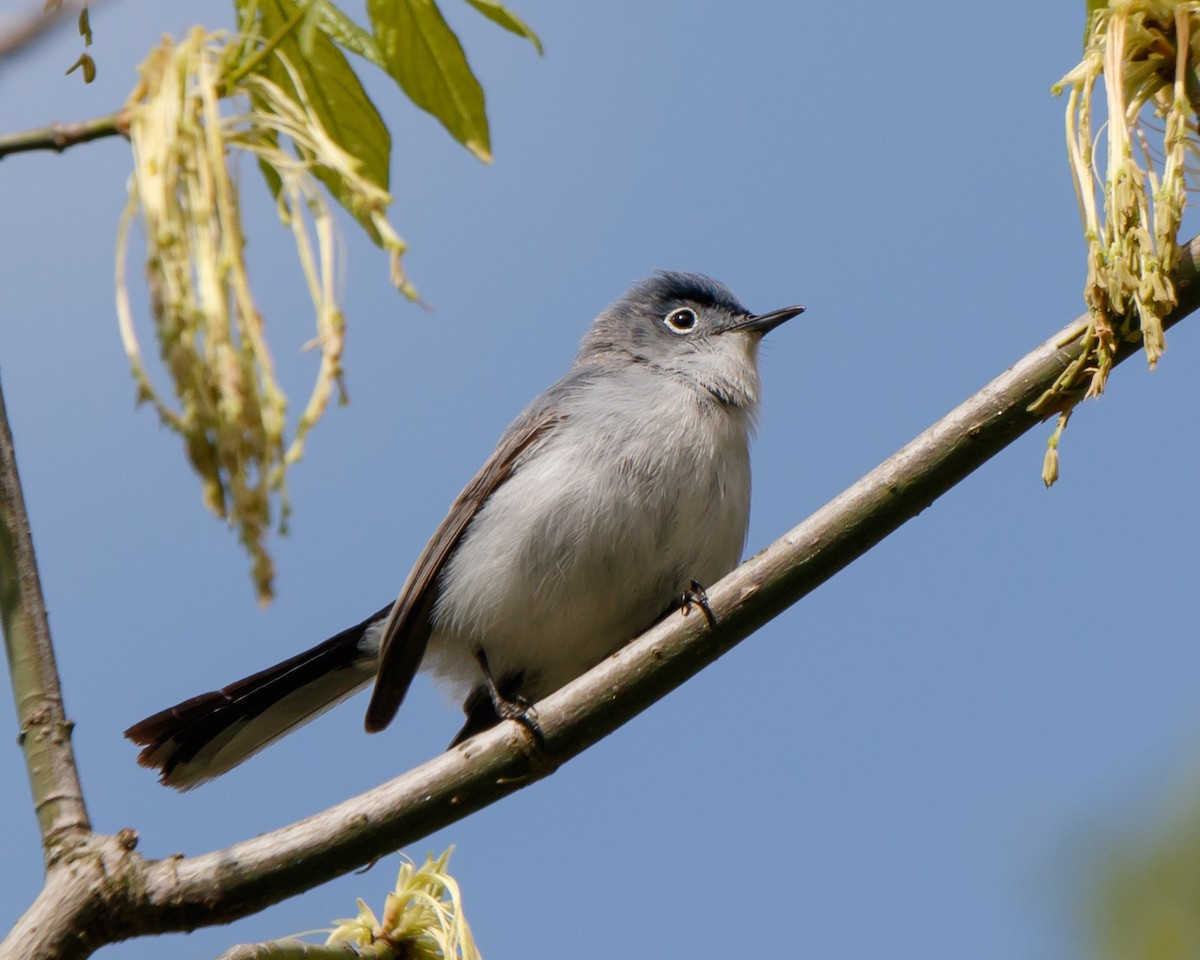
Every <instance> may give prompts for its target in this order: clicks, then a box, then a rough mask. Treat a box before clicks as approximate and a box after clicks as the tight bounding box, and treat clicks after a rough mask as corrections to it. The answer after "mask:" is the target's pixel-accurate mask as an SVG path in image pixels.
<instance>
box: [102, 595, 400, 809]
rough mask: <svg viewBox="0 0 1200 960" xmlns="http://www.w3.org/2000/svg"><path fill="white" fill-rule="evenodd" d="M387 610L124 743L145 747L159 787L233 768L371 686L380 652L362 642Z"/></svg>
mask: <svg viewBox="0 0 1200 960" xmlns="http://www.w3.org/2000/svg"><path fill="white" fill-rule="evenodd" d="M390 609H391V606H390V605H389V606H387V607H384V608H383V609H382V610H380V611H379V612H378V613H375V614H373V615H371V616H370V617H368V618H367V619H366V620H364V621H363V622H362V623H360V624H357V625H355V626H353V627H351V628H350V629H348V630H343V631H342V632H341V633H339V634H337V635H336V636H334V637H330V638H329V639H328V640H326V641H325V642H324V643H321V644H318V645H317V646H315V647H313V648H312V649H311V650H306V651H304V652H303V653H301V654H297V655H296V656H294V657H291V658H290V659H288V660H284V661H283V662H282V663H277V664H276V665H275V666H273V667H268V668H267V669H266V670H262V671H260V672H258V673H256V674H254V675H253V676H249V677H246V678H245V679H243V680H238V681H236V682H235V683H231V684H230V685H229V686H227V687H225V688H224V689H222V690H214V691H212V692H211V693H202V694H200V696H198V697H192V698H191V699H190V700H185V701H183V703H178V704H176V705H175V706H173V707H168V708H167V709H166V710H162V711H160V712H159V713H156V714H154V716H152V717H147V718H146V719H145V720H142V721H139V722H138V723H135V724H134V725H133V726H132V727H130V728H129V729H128V730H126V731H125V736H126V737H128V738H129V739H130V740H132V741H133V742H134V743H137V744H141V745H142V747H143V749H142V752H141V753H139V754H138V763H140V764H141V765H142V766H144V767H152V768H157V769H158V770H159V780H160V781H161V782H162V783H163V784H165V785H166V786H168V787H174V788H175V789H177V790H190V789H191V788H192V787H194V786H196V785H197V784H200V783H203V782H204V781H206V780H211V779H212V778H213V777H217V776H220V775H221V774H222V773H225V772H226V771H228V770H231V769H233V768H234V767H236V766H237V765H238V764H239V763H241V762H242V761H243V760H246V759H248V758H249V757H252V756H253V755H254V754H256V753H258V751H259V750H261V749H263V747H266V746H268V745H269V744H271V743H274V742H275V741H276V740H278V739H279V738H280V737H282V736H283V735H284V734H286V733H288V732H290V731H291V730H294V729H295V728H296V727H299V726H301V725H302V724H305V723H307V722H308V721H309V720H312V719H313V718H314V717H317V716H319V715H320V714H322V713H324V712H325V711H326V710H328V709H329V708H330V707H332V706H335V705H336V704H338V703H340V702H341V701H342V700H345V699H346V698H347V697H348V696H350V695H351V694H352V693H354V692H356V691H357V690H359V689H360V688H361V687H364V686H366V684H368V683H370V682H371V680H372V679H373V678H374V676H375V667H376V664H377V663H378V649H377V646H375V645H372V644H370V643H363V642H362V641H363V640H364V637H366V634H367V631H368V628H369V627H371V626H372V625H373V624H375V623H376V622H378V621H379V620H381V618H383V617H385V616H387V613H388V611H389V610H390Z"/></svg>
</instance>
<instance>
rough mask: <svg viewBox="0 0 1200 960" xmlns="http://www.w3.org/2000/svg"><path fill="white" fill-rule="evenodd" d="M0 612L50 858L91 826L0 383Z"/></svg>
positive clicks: (35, 801) (32, 784)
mask: <svg viewBox="0 0 1200 960" xmlns="http://www.w3.org/2000/svg"><path fill="white" fill-rule="evenodd" d="M0 618H2V619H3V623H4V649H5V652H6V653H7V654H8V666H9V674H10V676H11V677H12V685H13V698H14V700H15V701H16V705H17V722H18V724H19V729H20V741H21V749H22V750H23V751H24V753H25V768H26V770H27V771H28V774H29V786H30V788H31V789H32V791H33V805H34V810H35V811H36V812H37V818H38V826H39V827H40V828H41V831H42V850H43V853H44V854H45V857H46V863H47V865H49V864H51V863H52V862H53V861H54V859H55V857H56V856H57V855H58V853H60V852H61V849H62V845H63V844H64V843H68V842H74V841H78V840H80V839H81V838H83V837H85V836H86V835H87V834H88V833H89V832H90V830H91V826H90V824H89V822H88V815H87V810H86V808H85V807H84V805H83V790H82V788H81V787H80V785H79V774H78V771H77V770H76V768H75V756H74V754H73V753H72V751H71V723H70V721H68V720H67V717H66V713H65V712H64V710H63V698H62V689H61V687H60V686H59V683H58V667H57V665H56V664H55V662H54V648H53V647H52V645H51V643H50V624H49V621H48V620H47V617H46V602H45V599H44V598H43V597H42V585H41V582H40V581H39V579H38V572H37V561H36V559H35V558H34V554H33V537H32V536H31V535H30V532H29V517H28V515H27V514H26V512H25V499H24V497H23V496H22V493H21V479H20V477H19V476H18V474H17V458H16V452H15V451H14V449H13V441H12V433H11V432H10V431H9V427H8V412H7V411H6V409H5V406H4V393H3V391H2V390H0Z"/></svg>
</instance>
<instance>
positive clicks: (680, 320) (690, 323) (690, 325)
mask: <svg viewBox="0 0 1200 960" xmlns="http://www.w3.org/2000/svg"><path fill="white" fill-rule="evenodd" d="M663 323H665V324H666V325H667V329H668V330H670V331H671V332H672V333H678V334H680V335H682V334H685V333H691V332H692V331H693V330H694V329H696V311H695V310H693V309H692V308H691V307H678V308H677V309H675V310H672V311H671V312H670V313H668V314H667V315H666V316H665V317H663Z"/></svg>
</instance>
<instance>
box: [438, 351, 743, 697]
mask: <svg viewBox="0 0 1200 960" xmlns="http://www.w3.org/2000/svg"><path fill="white" fill-rule="evenodd" d="M634 373H635V374H638V373H640V372H638V371H634ZM564 410H565V413H566V414H567V417H566V420H565V421H564V422H563V423H562V424H560V425H559V426H558V427H557V428H556V429H554V430H553V431H552V432H551V433H550V434H549V435H548V436H547V437H546V439H545V440H543V441H542V442H541V443H540V444H539V445H538V446H536V447H535V448H533V449H531V450H530V451H528V452H527V453H526V455H525V456H524V457H523V459H522V461H521V463H520V465H519V466H518V468H517V469H516V471H515V472H514V473H513V474H512V475H511V476H510V477H509V478H508V479H507V480H506V481H505V482H504V483H503V484H502V485H501V486H500V487H499V488H498V489H497V490H496V491H495V492H494V493H493V494H492V496H491V497H490V498H489V499H488V500H487V502H486V503H485V504H484V505H483V507H482V508H481V509H480V511H479V513H478V514H477V515H476V516H475V518H474V519H473V520H472V522H471V524H470V526H469V528H468V530H467V532H466V534H465V535H464V539H463V540H462V542H461V543H460V544H459V546H458V547H457V548H456V550H455V552H454V554H453V556H452V557H451V558H450V560H449V562H448V563H447V566H446V568H445V570H444V572H443V574H442V581H441V591H440V595H439V599H438V602H437V606H436V607H435V612H434V631H433V634H432V636H431V638H430V645H429V649H428V653H427V655H426V660H425V661H424V664H423V668H425V669H429V670H431V671H432V672H433V673H434V674H435V675H437V676H439V677H441V678H442V679H444V680H447V681H449V682H450V684H451V686H452V687H453V688H454V692H456V693H458V694H461V693H463V692H464V690H465V689H466V688H469V687H472V686H475V685H477V684H478V683H479V680H480V672H479V666H478V664H477V662H476V660H475V656H474V651H475V650H476V649H480V648H482V649H483V650H484V651H485V653H486V654H487V658H488V663H489V666H490V668H491V672H492V675H493V676H494V677H495V678H496V679H497V680H498V681H500V680H502V679H504V678H505V677H506V676H508V675H511V674H514V673H517V672H523V673H524V677H525V680H524V683H523V685H522V687H521V692H522V693H523V694H524V695H525V696H526V697H528V698H530V699H537V698H539V697H542V696H545V695H546V694H547V693H550V692H552V691H553V690H556V689H557V688H558V687H560V686H562V684H564V683H566V682H567V681H568V680H570V679H572V678H574V677H576V676H578V675H579V674H581V673H583V672H584V671H585V670H587V669H588V668H589V667H591V666H593V665H594V664H595V663H597V662H599V661H600V660H601V659H603V657H605V656H607V655H608V654H609V653H612V652H613V651H614V650H616V649H618V648H619V647H620V646H622V645H623V644H624V643H626V642H628V641H629V640H631V639H632V638H633V637H634V636H636V635H637V634H639V633H640V632H642V631H643V630H645V629H646V628H647V627H649V626H650V625H651V624H653V623H654V622H655V621H656V620H657V619H659V617H660V616H661V615H662V614H664V613H665V612H666V611H667V610H668V609H669V608H670V607H671V606H673V605H674V604H675V603H676V602H678V599H679V597H680V594H681V591H682V590H683V589H684V588H685V587H686V586H687V584H688V583H689V581H690V580H692V579H696V580H698V581H699V582H700V583H701V584H704V585H709V584H712V583H714V582H715V581H716V580H718V579H720V578H721V577H722V576H724V575H725V574H726V573H727V572H728V571H729V570H731V569H732V568H733V567H734V566H735V565H736V564H737V562H738V560H739V558H740V556H741V552H742V548H743V546H744V543H745V538H746V528H747V524H748V521H749V512H750V462H749V449H748V447H749V432H750V429H751V418H752V411H750V410H742V409H738V408H727V407H722V406H720V405H718V404H717V403H715V401H714V400H713V399H712V398H711V397H706V396H704V395H702V394H701V393H698V392H697V390H696V388H695V387H694V386H693V385H689V384H688V383H686V382H683V381H681V380H677V379H675V378H671V377H657V376H655V377H646V376H640V375H635V376H620V375H614V376H611V377H606V378H603V379H601V380H599V381H597V382H594V383H592V384H589V386H588V389H587V390H586V391H583V392H581V393H580V394H579V395H577V396H575V397H573V398H570V399H569V400H567V401H566V403H565V404H564ZM584 424H586V428H584V426H583V425H584ZM664 450H672V451H675V453H674V454H673V455H672V456H664Z"/></svg>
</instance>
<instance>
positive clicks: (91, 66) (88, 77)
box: [67, 53, 96, 83]
mask: <svg viewBox="0 0 1200 960" xmlns="http://www.w3.org/2000/svg"><path fill="white" fill-rule="evenodd" d="M76 70H83V82H84V83H91V82H92V81H93V80H95V79H96V61H95V60H93V59H92V58H91V57H90V56H88V55H87V54H86V53H81V54H80V55H79V59H78V60H76V61H75V62H74V63H73V64H71V66H70V67H69V68H68V69H67V75H69V74H72V73H74V72H75V71H76Z"/></svg>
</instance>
